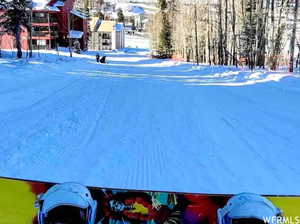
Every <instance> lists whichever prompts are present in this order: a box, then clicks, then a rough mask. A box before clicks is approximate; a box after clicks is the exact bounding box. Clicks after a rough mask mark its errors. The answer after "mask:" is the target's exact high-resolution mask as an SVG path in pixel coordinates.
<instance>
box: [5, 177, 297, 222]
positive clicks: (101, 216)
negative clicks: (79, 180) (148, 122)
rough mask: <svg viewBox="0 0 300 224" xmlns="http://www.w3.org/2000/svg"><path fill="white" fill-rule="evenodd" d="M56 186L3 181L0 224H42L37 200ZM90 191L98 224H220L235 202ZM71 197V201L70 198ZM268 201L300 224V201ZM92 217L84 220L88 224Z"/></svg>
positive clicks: (223, 197)
mask: <svg viewBox="0 0 300 224" xmlns="http://www.w3.org/2000/svg"><path fill="white" fill-rule="evenodd" d="M53 186H54V184H51V183H42V182H30V181H22V180H11V179H4V178H2V179H0V224H30V223H32V224H38V223H39V224H42V223H41V221H40V222H39V221H38V212H39V208H35V206H36V205H37V204H38V203H36V202H37V198H38V195H41V194H43V193H44V195H47V194H45V193H46V192H50V190H49V189H50V188H51V187H53ZM88 190H89V192H90V194H91V195H90V197H91V200H94V201H96V202H97V206H96V207H95V211H94V215H95V220H94V222H93V223H97V224H100V223H101V224H110V223H120V224H121V223H128V224H129V223H133V224H138V223H143V224H144V223H145V224H159V223H164V224H179V223H184V224H185V223H186V224H200V223H201V224H202V223H203V224H204V223H205V224H215V223H218V215H217V214H218V212H217V211H218V209H219V208H223V207H224V206H225V205H226V204H227V202H228V200H229V199H230V198H231V196H229V195H216V196H212V195H201V194H175V193H166V192H141V191H128V190H114V189H100V188H90V187H89V188H88ZM57 192H58V191H57V190H56V191H54V193H53V194H51V196H53V195H55V194H56V195H58V194H57ZM66 194H67V193H66ZM62 195H63V194H62ZM62 197H64V196H62ZM67 197H69V198H70V195H69V196H67ZM40 198H41V197H40ZM46 199H47V198H46ZM46 199H44V201H45V200H46ZM268 199H269V200H270V201H271V202H272V203H273V205H274V208H275V207H276V208H279V209H280V210H281V211H282V212H283V215H284V216H285V217H287V218H288V219H287V220H288V221H285V223H300V219H299V216H300V197H268ZM51 200H52V199H51ZM58 200H60V199H58ZM40 201H41V200H40ZM73 201H74V200H73ZM44 203H45V202H44ZM51 203H52V207H51V206H50V205H49V206H50V207H51V208H52V209H53V208H54V206H53V202H51ZM51 203H50V204H51ZM74 203H76V202H74ZM43 206H48V205H46V204H43ZM40 208H41V207H40ZM49 214H50V213H49ZM90 216H91V215H90V214H89V215H87V216H85V217H84V219H86V220H87V219H88V218H89V217H90ZM87 217H88V218H87ZM82 219H83V218H82ZM298 221H299V222H298ZM84 223H88V222H84ZM251 223H252V222H251ZM270 223H271V222H270ZM219 224H220V223H219Z"/></svg>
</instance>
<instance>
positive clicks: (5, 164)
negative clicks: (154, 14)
mask: <svg viewBox="0 0 300 224" xmlns="http://www.w3.org/2000/svg"><path fill="white" fill-rule="evenodd" d="M138 39H141V38H137V39H135V40H134V41H133V44H136V40H138ZM101 54H105V55H107V58H108V64H105V65H101V64H96V63H95V62H94V55H95V52H87V53H84V54H82V55H76V54H75V55H74V58H72V59H70V58H68V57H66V55H67V53H66V52H61V53H60V56H56V55H55V52H46V53H41V56H40V58H35V59H33V60H32V61H30V62H26V61H22V60H21V61H19V62H18V61H16V60H14V59H12V58H5V57H4V58H2V59H0V74H1V75H0V102H1V104H0V141H1V144H0V159H1V163H0V176H5V177H15V178H25V179H35V180H43V181H53V182H65V181H78V182H80V183H82V184H86V185H95V186H101V187H111V188H128V189H142V190H165V191H180V192H197V193H199V192H200V193H239V192H244V191H248V192H249V191H250V192H255V193H260V194H283V195H284V194H286V195H287V194H288V195H292V194H295V195H300V188H299V184H300V166H299V160H300V152H299V147H300V140H299V136H298V135H299V133H300V116H299V114H300V101H299V97H300V88H299V84H300V79H299V78H298V77H297V76H294V77H292V76H291V75H290V74H288V73H284V72H266V71H256V72H250V71H247V70H243V69H236V68H225V67H220V66H212V67H209V66H205V65H202V66H199V67H195V66H193V65H192V64H187V63H182V62H174V61H168V60H158V59H150V58H149V57H148V56H147V51H146V50H145V49H135V48H128V49H126V50H124V52H122V51H118V52H102V53H101Z"/></svg>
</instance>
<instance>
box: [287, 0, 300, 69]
mask: <svg viewBox="0 0 300 224" xmlns="http://www.w3.org/2000/svg"><path fill="white" fill-rule="evenodd" d="M298 8H299V0H295V7H294V24H293V31H292V37H291V42H290V65H289V72H293V71H294V54H295V40H296V31H297V22H298Z"/></svg>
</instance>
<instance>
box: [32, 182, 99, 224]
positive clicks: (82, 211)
mask: <svg viewBox="0 0 300 224" xmlns="http://www.w3.org/2000/svg"><path fill="white" fill-rule="evenodd" d="M36 207H38V208H39V212H38V223H39V224H95V219H96V210H97V202H96V201H94V200H93V199H92V196H91V193H90V191H89V190H88V189H87V188H86V187H84V186H82V185H80V184H77V183H64V184H56V185H54V186H53V187H51V188H50V189H49V190H48V191H47V192H46V193H44V194H40V195H39V196H38V200H37V201H36Z"/></svg>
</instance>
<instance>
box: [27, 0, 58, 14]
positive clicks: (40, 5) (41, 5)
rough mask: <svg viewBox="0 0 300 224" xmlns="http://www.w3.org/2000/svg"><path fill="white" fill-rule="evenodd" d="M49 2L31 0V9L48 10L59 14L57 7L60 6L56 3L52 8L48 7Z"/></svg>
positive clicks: (45, 0)
mask: <svg viewBox="0 0 300 224" xmlns="http://www.w3.org/2000/svg"><path fill="white" fill-rule="evenodd" d="M50 1H51V0H33V1H32V8H33V9H35V10H49V11H54V12H59V11H60V10H59V8H57V7H58V6H61V5H56V3H55V4H54V5H53V6H50V5H49V3H50Z"/></svg>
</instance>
